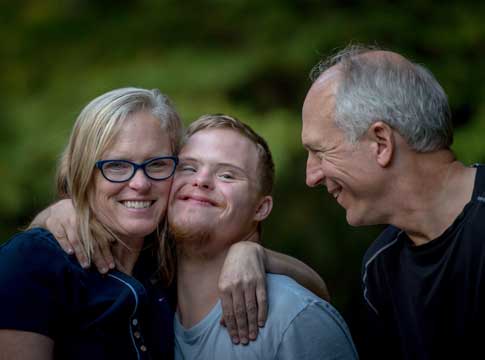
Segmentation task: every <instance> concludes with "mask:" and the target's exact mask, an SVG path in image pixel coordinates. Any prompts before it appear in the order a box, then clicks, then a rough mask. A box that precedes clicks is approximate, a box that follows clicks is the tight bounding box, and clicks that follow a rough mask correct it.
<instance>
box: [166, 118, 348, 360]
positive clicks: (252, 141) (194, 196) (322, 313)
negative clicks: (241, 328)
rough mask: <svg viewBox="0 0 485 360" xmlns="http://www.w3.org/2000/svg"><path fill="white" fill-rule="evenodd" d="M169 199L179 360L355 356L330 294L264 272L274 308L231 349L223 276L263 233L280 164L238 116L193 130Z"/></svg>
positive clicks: (198, 123) (203, 120)
mask: <svg viewBox="0 0 485 360" xmlns="http://www.w3.org/2000/svg"><path fill="white" fill-rule="evenodd" d="M179 158H180V165H179V167H178V170H177V174H176V176H175V180H174V183H173V187H172V196H171V201H170V205H169V209H170V210H169V215H168V216H169V224H170V230H171V233H172V236H173V240H174V241H175V245H176V248H177V295H178V297H177V298H178V307H177V314H176V319H175V339H176V340H175V341H176V346H175V354H176V359H330V358H331V359H354V358H357V354H356V352H355V349H354V346H353V343H352V339H351V337H350V334H349V332H348V330H347V327H346V324H345V322H344V321H343V319H342V318H341V317H340V315H339V314H338V313H337V311H336V310H335V309H334V308H333V307H332V306H331V305H329V304H328V303H327V302H325V301H324V300H322V299H320V298H318V297H317V296H315V295H314V294H313V293H311V292H310V291H308V290H306V289H304V288H303V287H301V286H300V285H298V284H297V283H296V282H294V281H293V280H291V279H290V278H287V277H285V276H281V275H271V274H269V275H267V288H268V302H269V304H268V305H269V307H268V308H269V313H268V319H267V322H266V325H265V327H264V328H262V329H260V333H259V336H258V339H257V340H256V341H254V342H251V343H250V344H249V345H248V346H242V347H241V346H234V345H233V344H232V342H231V339H230V338H229V337H228V335H227V333H226V331H225V330H224V329H223V327H221V325H220V323H219V319H220V317H221V313H222V307H221V304H220V302H219V301H218V286H217V285H218V278H219V274H220V271H221V268H222V266H223V263H224V260H225V258H226V253H227V251H228V249H229V247H230V246H231V245H233V244H234V243H237V242H240V241H244V240H247V239H250V238H254V237H257V235H258V233H259V231H260V227H261V222H262V221H263V220H264V219H265V218H266V217H267V216H268V215H269V213H270V212H271V208H272V204H273V200H272V198H271V190H272V186H273V173H274V165H273V161H272V157H271V153H270V151H269V148H268V146H267V144H266V142H265V141H264V139H262V138H261V137H260V136H258V135H257V134H256V133H254V131H253V130H251V129H250V128H249V127H248V126H246V125H245V124H243V123H241V122H239V121H238V120H236V119H234V118H231V117H229V116H224V115H216V116H206V117H202V118H200V119H199V120H197V121H195V122H194V123H192V124H191V126H190V127H189V129H188V131H187V134H186V140H185V142H184V144H183V147H182V150H181V152H180V155H179Z"/></svg>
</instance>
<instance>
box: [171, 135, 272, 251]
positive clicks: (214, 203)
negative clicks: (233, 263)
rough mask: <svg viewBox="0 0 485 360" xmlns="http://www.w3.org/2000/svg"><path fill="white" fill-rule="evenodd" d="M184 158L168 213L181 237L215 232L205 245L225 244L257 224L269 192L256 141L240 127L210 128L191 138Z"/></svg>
mask: <svg viewBox="0 0 485 360" xmlns="http://www.w3.org/2000/svg"><path fill="white" fill-rule="evenodd" d="M179 159H180V163H179V166H178V168H177V172H176V174H175V178H174V182H173V186H172V194H171V200H170V205H169V213H168V219H169V222H170V228H171V230H172V232H173V233H174V235H175V237H176V239H192V240H193V241H196V242H198V241H201V239H203V238H207V237H210V238H211V239H212V240H213V241H212V243H211V244H210V245H209V244H200V245H203V247H206V246H210V247H216V248H217V249H224V248H227V247H228V246H229V245H230V244H232V243H233V242H235V241H240V240H243V239H244V238H245V237H247V236H248V234H250V233H251V232H252V231H254V230H255V228H256V225H257V221H258V220H259V218H258V215H257V213H258V208H259V205H260V202H261V200H262V199H263V198H264V197H263V196H261V194H260V193H259V186H258V185H259V179H258V177H259V171H258V164H259V156H258V151H257V148H256V145H255V144H254V143H252V142H251V141H250V140H249V139H247V138H246V137H244V136H242V135H241V134H239V133H238V132H236V131H234V130H230V129H205V130H201V131H199V132H196V133H195V134H194V135H192V136H191V137H190V138H189V139H188V141H187V142H186V144H185V145H184V147H183V148H182V150H181V151H180V154H179ZM217 239H224V240H217ZM192 240H187V241H192ZM205 250H207V251H208V252H213V250H215V249H205Z"/></svg>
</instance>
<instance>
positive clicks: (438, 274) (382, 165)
mask: <svg viewBox="0 0 485 360" xmlns="http://www.w3.org/2000/svg"><path fill="white" fill-rule="evenodd" d="M452 139H453V133H452V125H451V116H450V110H449V106H448V101H447V98H446V95H445V93H444V91H443V89H442V88H441V86H440V85H439V84H438V82H437V81H436V79H435V78H434V77H433V75H432V74H431V73H430V72H429V71H428V70H426V69H425V68H423V67H422V66H420V65H417V64H415V63H412V62H410V61H409V60H407V59H405V58H404V57H402V56H401V55H399V54H396V53H393V52H389V51H378V50H373V49H367V48H355V47H354V48H352V47H351V48H349V49H346V50H345V51H343V52H342V53H340V54H338V55H337V56H336V57H334V58H332V59H330V60H329V61H328V62H326V63H322V64H320V65H319V66H317V67H316V69H315V73H314V83H313V85H312V87H311V88H310V90H309V92H308V94H307V96H306V99H305V103H304V105H303V130H302V141H303V145H304V146H305V148H306V149H307V151H308V162H307V184H308V186H311V187H313V186H318V185H324V186H325V187H326V188H327V190H328V192H329V193H330V194H331V196H333V197H334V198H335V200H336V201H337V202H338V203H339V204H340V205H341V206H342V207H344V208H345V210H346V217H347V221H348V223H349V224H350V225H353V226H361V225H372V224H390V226H389V227H388V228H387V229H386V230H385V231H384V232H383V233H382V234H381V236H380V237H379V238H378V239H377V240H376V241H375V242H374V243H373V244H372V246H371V247H370V248H369V250H368V251H367V253H366V255H365V257H364V261H363V269H362V282H363V291H364V292H363V295H364V301H365V307H366V312H367V317H368V321H367V327H366V330H365V333H366V335H368V337H369V339H367V340H366V341H365V343H364V345H365V346H364V347H363V350H367V351H368V355H369V358H388V359H397V358H404V359H441V358H455V357H466V356H467V355H470V354H473V353H474V352H475V353H480V352H483V350H482V349H481V334H483V331H481V330H480V329H481V328H482V327H483V324H484V323H485V310H484V309H485V308H484V306H483V304H484V303H485V266H484V261H483V260H484V259H485V227H484V225H483V219H485V169H484V168H483V167H480V166H477V167H466V166H464V165H463V164H461V163H460V162H458V161H457V160H456V158H455V156H454V154H453V152H452V151H451V149H450V146H451V143H452ZM363 354H367V352H363Z"/></svg>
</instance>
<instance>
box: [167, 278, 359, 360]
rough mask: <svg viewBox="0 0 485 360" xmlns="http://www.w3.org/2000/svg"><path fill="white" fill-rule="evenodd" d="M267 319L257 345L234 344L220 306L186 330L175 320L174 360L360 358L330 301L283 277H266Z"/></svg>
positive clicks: (216, 306)
mask: <svg viewBox="0 0 485 360" xmlns="http://www.w3.org/2000/svg"><path fill="white" fill-rule="evenodd" d="M267 289H268V302H269V303H268V311H269V313H268V319H267V321H266V325H265V326H264V328H262V329H260V332H259V335H258V338H257V340H256V341H252V342H250V343H249V345H246V346H245V345H233V344H232V342H231V339H230V337H229V333H228V332H227V330H226V329H225V328H224V327H222V326H221V325H220V323H219V321H220V319H221V315H222V307H221V303H220V301H219V302H218V303H217V304H216V305H215V306H214V307H213V308H212V310H211V311H210V312H209V314H207V316H206V317H205V318H204V319H202V320H201V321H200V322H199V323H198V324H196V325H195V326H193V327H192V328H190V329H185V328H184V327H183V326H182V324H181V323H180V319H179V317H178V315H177V314H176V315H175V322H174V330H175V359H176V360H182V359H191V360H192V359H193V360H196V359H198V360H217V359H241V360H247V359H264V360H267V359H284V360H285V359H288V360H290V359H291V360H295V359H297V360H306V359H308V360H314V359H357V358H358V355H357V351H356V350H355V347H354V344H353V342H352V338H351V336H350V333H349V330H348V328H347V325H346V324H345V321H344V320H343V318H342V317H341V316H340V314H339V313H338V312H337V310H335V308H334V307H332V306H331V305H330V304H329V303H327V302H326V301H325V300H322V299H320V298H319V297H317V296H316V295H315V294H313V293H312V292H310V291H308V290H307V289H305V288H303V287H302V286H300V285H298V284H297V283H296V282H295V281H294V280H292V279H290V278H288V277H286V276H283V275H274V274H268V275H267Z"/></svg>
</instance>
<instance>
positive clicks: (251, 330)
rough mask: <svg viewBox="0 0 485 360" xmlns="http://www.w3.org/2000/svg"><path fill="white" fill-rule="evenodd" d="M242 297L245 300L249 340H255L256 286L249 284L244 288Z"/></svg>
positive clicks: (256, 335) (256, 326)
mask: <svg viewBox="0 0 485 360" xmlns="http://www.w3.org/2000/svg"><path fill="white" fill-rule="evenodd" d="M244 299H245V301H246V316H247V323H248V335H249V340H256V338H257V337H258V305H257V303H256V288H255V287H252V286H251V287H248V288H247V289H245V291H244ZM236 321H237V320H236Z"/></svg>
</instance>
